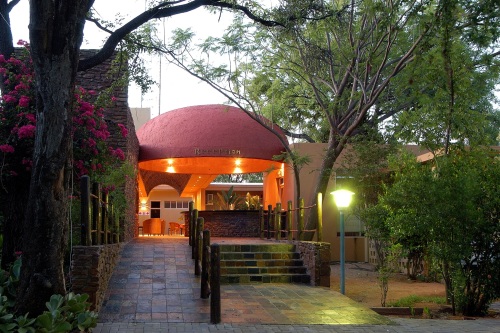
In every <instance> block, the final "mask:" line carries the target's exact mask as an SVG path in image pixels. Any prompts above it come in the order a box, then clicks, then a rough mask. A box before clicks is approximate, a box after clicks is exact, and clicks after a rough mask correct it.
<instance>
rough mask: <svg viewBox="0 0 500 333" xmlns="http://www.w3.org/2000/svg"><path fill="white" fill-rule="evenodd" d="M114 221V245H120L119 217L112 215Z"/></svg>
mask: <svg viewBox="0 0 500 333" xmlns="http://www.w3.org/2000/svg"><path fill="white" fill-rule="evenodd" d="M113 215H114V219H115V243H120V217H119V216H118V214H113Z"/></svg>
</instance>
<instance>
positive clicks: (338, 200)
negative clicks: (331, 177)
mask: <svg viewBox="0 0 500 333" xmlns="http://www.w3.org/2000/svg"><path fill="white" fill-rule="evenodd" d="M331 194H332V195H333V200H334V201H335V204H336V205H337V207H338V208H339V209H343V208H347V207H349V205H350V204H351V199H352V196H353V194H354V192H351V191H348V190H336V191H333V192H331Z"/></svg>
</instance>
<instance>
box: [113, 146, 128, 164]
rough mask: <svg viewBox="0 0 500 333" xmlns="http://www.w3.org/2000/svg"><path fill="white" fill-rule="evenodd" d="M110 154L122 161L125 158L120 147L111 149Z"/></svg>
mask: <svg viewBox="0 0 500 333" xmlns="http://www.w3.org/2000/svg"><path fill="white" fill-rule="evenodd" d="M111 155H113V156H116V157H118V158H119V159H120V160H122V161H124V160H125V154H124V153H123V150H121V149H120V148H116V149H115V150H113V149H111Z"/></svg>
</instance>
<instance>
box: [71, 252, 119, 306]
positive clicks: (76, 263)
mask: <svg viewBox="0 0 500 333" xmlns="http://www.w3.org/2000/svg"><path fill="white" fill-rule="evenodd" d="M122 246H123V243H118V244H109V245H101V246H75V247H73V256H72V262H71V290H72V291H73V292H74V293H77V294H83V293H85V294H88V295H89V296H90V297H89V302H90V303H91V304H92V305H93V310H96V311H99V309H100V308H101V305H102V302H103V300H104V294H105V292H106V289H107V288H108V283H109V279H110V278H111V275H112V274H113V269H114V267H115V266H116V263H117V262H118V259H119V257H120V251H121V249H122Z"/></svg>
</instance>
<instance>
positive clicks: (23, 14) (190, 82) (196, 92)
mask: <svg viewBox="0 0 500 333" xmlns="http://www.w3.org/2000/svg"><path fill="white" fill-rule="evenodd" d="M118 3H119V6H118V5H117V4H118ZM94 8H95V9H96V10H97V12H98V14H99V15H100V16H101V17H102V18H103V19H106V20H108V21H111V20H113V18H114V17H116V16H117V15H118V14H121V15H122V16H123V17H125V18H126V21H128V20H129V19H130V18H132V17H133V15H137V14H139V13H140V12H142V11H144V8H145V0H119V1H109V0H96V1H95V3H94ZM231 19H232V18H231V16H230V14H229V13H224V14H223V16H222V18H221V19H220V20H219V16H218V15H213V14H210V13H208V11H206V10H205V9H203V8H198V9H196V10H194V11H192V12H189V13H185V14H180V15H176V16H174V17H171V18H166V19H164V20H163V21H160V20H157V22H158V25H159V26H158V31H159V33H161V35H162V36H163V31H165V36H166V40H168V36H169V34H170V31H172V30H173V29H175V28H183V29H185V28H189V27H190V28H192V30H193V31H194V32H195V33H196V36H197V37H196V39H199V40H203V39H205V38H206V37H208V36H221V35H222V33H223V31H224V29H225V27H226V26H227V25H228V24H229V23H230V21H231ZM28 23H29V2H28V0H21V1H20V3H19V4H18V5H17V6H16V7H15V8H14V9H13V10H12V12H11V25H12V30H13V35H14V43H16V42H17V40H19V39H23V40H26V41H29V32H28ZM198 36H199V37H198ZM105 37H106V34H103V33H101V32H100V31H99V30H98V29H97V28H95V27H93V24H92V23H89V22H87V23H86V25H85V31H84V42H83V45H82V48H83V49H85V48H99V47H100V46H101V45H102V44H103V40H104V39H105ZM144 59H146V62H147V63H148V64H149V65H148V67H149V68H150V72H149V73H150V75H151V77H152V78H153V80H155V81H156V82H157V83H160V82H161V90H160V85H159V84H158V85H155V86H153V88H152V90H151V91H150V92H148V93H147V94H145V95H141V92H140V89H138V87H136V86H134V85H131V86H130V87H129V106H130V107H131V108H133V107H144V108H148V107H149V108H151V118H153V117H155V116H157V115H158V114H161V113H164V112H167V111H170V110H174V109H177V108H181V107H186V106H191V105H201V104H218V103H224V102H225V101H226V100H227V99H226V98H225V97H224V96H222V95H221V94H220V93H218V92H217V91H215V90H214V89H213V88H211V87H209V86H208V85H207V84H206V83H203V82H201V81H200V80H198V79H197V78H194V77H192V76H191V75H189V74H187V73H186V72H184V71H183V70H181V69H179V68H177V67H176V66H175V65H172V64H168V63H167V62H166V60H165V59H163V60H162V61H161V64H160V59H159V57H152V56H149V55H144ZM160 69H161V70H160ZM160 92H161V94H160Z"/></svg>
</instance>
